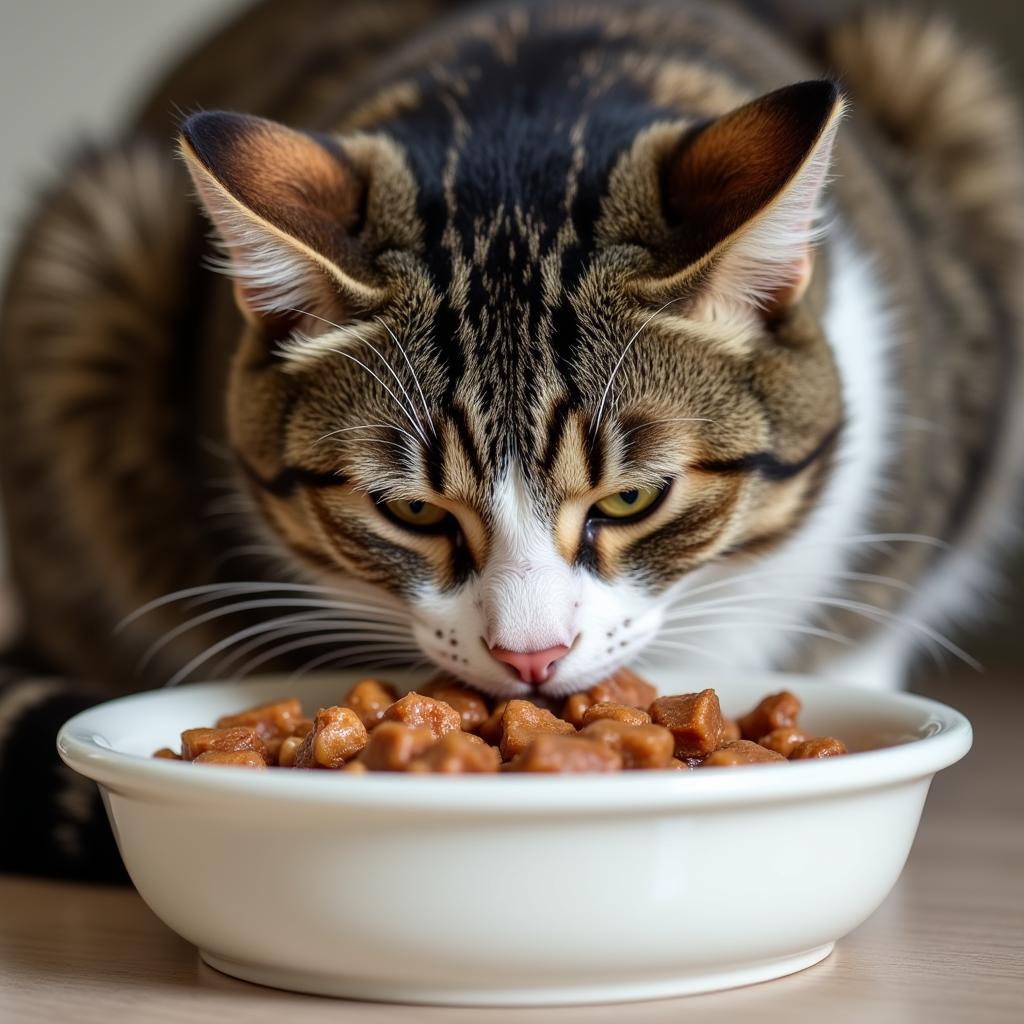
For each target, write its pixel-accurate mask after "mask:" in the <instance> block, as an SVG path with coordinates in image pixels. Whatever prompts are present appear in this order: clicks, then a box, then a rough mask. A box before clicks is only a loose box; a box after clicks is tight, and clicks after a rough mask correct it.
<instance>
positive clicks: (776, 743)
mask: <svg viewBox="0 0 1024 1024" xmlns="http://www.w3.org/2000/svg"><path fill="white" fill-rule="evenodd" d="M807 739H809V737H808V735H807V733H805V732H804V731H803V729H797V728H796V726H793V725H784V726H783V727H782V728H781V729H772V731H771V732H770V733H767V734H766V735H764V736H762V737H761V738H760V739H759V740H758V741H757V742H758V743H760V744H761V746H762V747H767V748H768V749H769V750H774V751H775V753H776V754H781V755H782V756H783V757H789V755H790V753H792V751H793V748H794V747H797V746H799V745H800V744H801V743H803V742H804V741H805V740H807Z"/></svg>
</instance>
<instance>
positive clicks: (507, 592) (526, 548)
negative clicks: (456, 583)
mask: <svg viewBox="0 0 1024 1024" xmlns="http://www.w3.org/2000/svg"><path fill="white" fill-rule="evenodd" d="M492 520H493V528H492V532H491V536H490V538H489V540H490V543H489V548H488V557H487V561H486V563H485V564H484V566H483V567H482V569H481V571H480V573H479V574H478V575H477V576H475V577H473V578H472V579H471V580H470V581H469V582H468V583H467V584H466V585H465V586H463V587H462V588H460V589H459V590H458V591H457V592H455V593H447V594H442V593H439V592H438V591H436V590H434V589H433V588H431V590H430V591H429V592H426V591H425V592H423V593H421V595H420V596H419V598H418V599H417V600H416V601H415V611H414V618H415V621H416V625H415V627H414V634H415V636H416V639H417V642H418V643H419V645H420V647H421V648H422V649H423V651H424V653H425V654H426V655H427V656H428V657H429V658H430V659H431V660H432V661H434V662H435V663H436V664H437V665H438V666H439V667H440V668H442V669H443V670H444V671H446V672H449V673H451V674H452V675H455V676H457V677H458V678H460V679H463V680H464V681H466V682H468V683H470V684H472V685H473V686H476V687H478V688H479V689H481V690H484V691H485V692H487V693H490V694H492V695H494V696H497V697H517V696H524V695H526V694H530V693H537V694H541V695H543V696H547V697H560V696H565V695H567V694H570V693H574V692H575V691H577V690H582V689H585V688H586V687H588V686H590V685H592V684H593V683H596V682H597V681H598V680H600V679H603V678H604V677H606V676H608V675H610V674H611V673H612V672H614V671H615V670H616V669H617V668H619V667H620V666H621V665H623V664H624V663H625V662H626V661H628V660H629V659H631V658H633V657H635V656H636V655H637V654H638V653H639V652H640V651H641V650H642V648H643V647H644V646H645V645H646V644H647V642H648V641H649V640H650V639H651V637H653V636H654V634H655V633H656V632H657V629H658V626H659V625H660V622H661V605H660V603H658V602H656V601H654V600H653V599H651V598H649V597H647V596H645V595H643V594H642V593H641V591H640V590H639V589H638V588H635V587H633V586H631V585H630V584H629V583H627V582H621V583H615V584H609V583H604V582H602V581H601V580H598V579H596V578H595V577H593V576H592V575H590V574H589V573H586V572H584V571H582V570H580V569H578V568H576V567H575V566H571V565H569V564H568V563H567V562H566V561H565V560H564V559H563V558H562V556H561V555H560V554H559V552H558V550H557V547H556V545H555V537H554V527H553V525H552V524H550V523H547V522H545V521H544V519H543V518H542V517H541V515H540V514H539V511H538V503H537V502H536V501H535V500H534V499H533V498H532V496H531V494H530V492H529V488H528V487H527V485H526V482H525V480H524V478H523V475H522V471H521V470H520V468H519V467H518V466H516V465H513V466H512V468H511V469H510V471H509V473H508V474H507V475H506V476H505V477H504V478H503V480H502V481H501V483H500V484H499V485H498V487H496V488H495V492H494V495H493V506H492ZM555 646H566V647H569V648H570V650H569V653H568V654H566V655H565V656H564V657H563V658H561V659H560V660H559V661H557V662H556V663H555V665H554V667H553V670H552V673H551V675H550V677H549V678H548V679H547V681H545V682H544V683H542V684H541V685H539V686H533V685H530V684H528V683H524V682H522V681H521V680H520V679H519V677H518V675H516V673H515V672H513V671H512V670H511V669H510V667H509V666H508V665H506V664H504V663H502V662H499V661H498V660H497V659H495V658H493V657H492V656H491V653H490V648H492V647H503V648H505V649H506V650H511V651H538V650H544V649H546V648H549V647H555Z"/></svg>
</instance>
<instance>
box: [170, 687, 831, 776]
mask: <svg viewBox="0 0 1024 1024" xmlns="http://www.w3.org/2000/svg"><path fill="white" fill-rule="evenodd" d="M800 710H801V702H800V700H799V698H798V697H796V695H795V694H793V693H791V692H790V691H788V690H783V691H781V692H779V693H773V694H769V695H767V696H765V697H764V698H763V699H762V700H760V701H759V702H758V704H757V705H756V706H755V707H754V708H752V709H751V710H750V711H749V712H747V713H746V714H744V715H742V716H741V717H740V718H738V719H735V720H733V719H730V718H726V717H725V716H723V714H722V709H721V703H720V701H719V698H718V694H717V693H716V691H715V690H714V689H711V688H707V689H704V690H701V691H699V692H698V693H682V694H676V695H674V696H664V697H657V696H656V691H655V689H654V687H652V686H650V684H648V683H646V682H645V681H644V680H642V679H641V678H640V677H639V676H637V675H636V674H635V673H633V672H629V671H620V672H618V673H616V675H614V676H612V677H610V678H609V679H607V680H605V681H604V682H601V683H599V684H597V685H596V686H594V687H592V688H591V689H590V690H587V691H585V692H583V693H577V694H573V695H572V696H571V697H570V698H569V699H568V700H567V701H566V702H565V704H564V705H563V706H562V708H561V709H560V711H559V713H557V714H556V713H555V712H554V711H552V710H551V709H550V708H548V707H544V706H542V705H540V704H537V703H534V702H532V701H528V700H507V701H500V702H498V703H497V704H496V705H494V706H493V707H492V706H491V705H490V704H489V703H488V701H487V700H486V698H485V697H484V696H483V695H481V694H479V693H477V692H475V691H474V690H471V689H469V688H468V687H465V686H462V685H461V684H460V683H457V682H455V681H454V680H451V679H448V678H447V677H443V676H442V677H439V678H437V679H435V680H433V681H432V682H430V683H428V684H427V685H426V686H424V687H423V688H422V689H421V690H420V691H411V692H409V693H406V694H405V695H404V696H402V697H399V696H398V695H397V692H396V691H395V689H394V688H393V687H392V686H390V685H389V684H388V683H384V682H381V681H379V680H376V679H363V680H360V681H359V682H358V683H356V684H355V685H354V686H353V687H352V688H351V689H350V690H349V691H348V693H347V694H346V695H345V697H344V698H343V699H342V701H341V703H340V704H337V705H330V706H327V707H322V708H320V709H319V710H318V711H317V712H316V715H315V716H314V717H313V718H312V719H309V718H306V717H305V716H304V715H303V710H302V706H301V704H300V702H299V701H298V699H296V698H294V697H289V698H286V699H284V700H278V701H275V702H273V703H270V704H260V705H257V706H256V707H251V708H247V709H245V710H243V711H240V712H238V713H236V714H231V715H224V716H222V717H220V718H219V719H218V720H217V722H216V725H215V726H214V727H212V728H206V727H197V728H192V729H186V730H185V731H184V732H182V734H181V746H180V753H177V752H175V751H173V750H171V749H170V748H169V747H164V748H161V749H160V750H158V751H156V753H155V754H154V755H153V756H154V757H160V758H171V759H178V760H182V761H190V762H192V763H194V764H213V765H234V766H237V767H245V768H257V769H259V768H266V767H281V768H293V769H328V770H331V769H333V770H341V771H347V772H355V773H359V772H412V773H428V774H448V775H464V774H477V773H493V772H547V773H565V772H617V771H623V770H625V771H637V770H641V771H642V770H648V771H650V770H673V771H689V770H692V769H695V768H715V767H735V766H738V765H755V764H771V763H779V762H784V761H787V760H790V761H798V760H807V759H812V758H825V757H835V756H838V755H842V754H845V753H847V750H846V746H845V745H844V744H843V742H842V741H841V740H839V739H836V738H835V737H834V736H812V735H810V734H808V733H807V732H805V731H804V730H802V729H801V728H800V725H799V722H798V716H799V714H800Z"/></svg>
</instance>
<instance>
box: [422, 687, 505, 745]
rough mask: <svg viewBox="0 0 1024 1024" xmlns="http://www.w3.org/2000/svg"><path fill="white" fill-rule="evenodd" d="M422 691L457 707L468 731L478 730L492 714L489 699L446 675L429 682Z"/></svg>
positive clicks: (463, 726) (464, 727)
mask: <svg viewBox="0 0 1024 1024" xmlns="http://www.w3.org/2000/svg"><path fill="white" fill-rule="evenodd" d="M420 693H422V694H423V695H424V696H425V697H433V698H434V699H435V700H442V701H444V702H445V704H448V705H449V706H450V707H453V708H455V710H456V711H458V713H459V714H460V715H461V716H462V728H463V729H464V730H465V731H466V732H476V731H477V729H479V728H480V727H481V726H482V725H483V724H484V722H486V721H487V719H488V717H489V716H490V711H489V709H488V707H487V701H485V700H484V698H483V697H482V696H481V695H480V694H479V693H477V692H476V690H471V689H469V687H468V686H461V685H460V684H459V683H457V682H455V681H454V680H452V679H448V678H447V677H445V676H441V677H440V678H438V679H435V680H432V681H431V682H429V683H428V684H427V685H426V686H424V687H423V689H422V690H420Z"/></svg>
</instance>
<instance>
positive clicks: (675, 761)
mask: <svg viewBox="0 0 1024 1024" xmlns="http://www.w3.org/2000/svg"><path fill="white" fill-rule="evenodd" d="M665 767H666V768H671V769H672V770H673V771H677V772H688V771H690V769H691V768H693V765H692V764H690V763H689V762H688V761H680V760H679V758H678V757H673V758H672V760H671V761H669V763H668V764H667V765H665Z"/></svg>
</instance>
